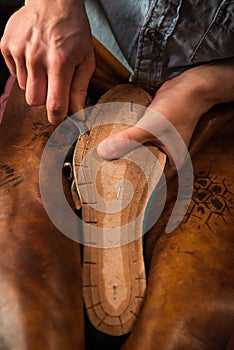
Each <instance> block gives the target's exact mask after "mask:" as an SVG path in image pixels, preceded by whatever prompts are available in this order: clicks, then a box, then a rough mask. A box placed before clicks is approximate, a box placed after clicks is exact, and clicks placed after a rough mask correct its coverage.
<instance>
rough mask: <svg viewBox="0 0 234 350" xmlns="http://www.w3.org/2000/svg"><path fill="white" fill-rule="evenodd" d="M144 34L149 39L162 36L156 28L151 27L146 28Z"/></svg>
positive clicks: (156, 38)
mask: <svg viewBox="0 0 234 350" xmlns="http://www.w3.org/2000/svg"><path fill="white" fill-rule="evenodd" d="M145 35H146V36H147V37H148V38H150V39H151V40H158V39H161V37H162V34H161V33H160V32H159V31H158V30H157V29H153V28H150V29H148V30H147V31H146V34H145Z"/></svg>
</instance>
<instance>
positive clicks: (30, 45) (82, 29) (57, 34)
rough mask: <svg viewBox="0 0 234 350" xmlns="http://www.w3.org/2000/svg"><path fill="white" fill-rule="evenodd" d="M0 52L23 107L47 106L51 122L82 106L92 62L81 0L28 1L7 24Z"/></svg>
mask: <svg viewBox="0 0 234 350" xmlns="http://www.w3.org/2000/svg"><path fill="white" fill-rule="evenodd" d="M1 51H2V54H3V56H4V58H5V61H6V63H7V66H8V68H9V70H10V72H11V74H12V75H14V76H16V77H17V79H18V82H19V86H20V87H21V89H25V90H26V92H25V96H26V101H27V103H28V104H29V105H43V104H46V107H47V112H48V119H49V121H50V122H51V123H53V124H57V123H59V122H61V121H62V120H63V118H64V117H65V115H66V114H67V111H68V107H69V106H70V110H71V112H72V113H75V112H77V111H78V110H80V109H82V108H83V104H84V100H85V97H86V91H87V87H88V84H89V80H90V78H91V76H92V74H93V71H94V68H95V59H94V51H93V45H92V40H91V34H90V27H89V23H88V19H87V16H86V13H85V9H84V4H83V1H82V0H75V1H74V0H60V1H58V0H50V1H49V0H41V1H40V2H38V1H36V0H28V1H27V2H26V4H25V6H23V7H22V8H21V9H20V10H19V11H17V12H16V13H15V14H14V15H13V16H12V17H11V18H10V20H9V21H8V23H7V25H6V29H5V32H4V35H3V38H2V40H1Z"/></svg>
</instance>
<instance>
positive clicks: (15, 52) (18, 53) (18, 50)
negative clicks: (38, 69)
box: [9, 43, 23, 59]
mask: <svg viewBox="0 0 234 350" xmlns="http://www.w3.org/2000/svg"><path fill="white" fill-rule="evenodd" d="M9 51H10V53H11V55H12V57H13V58H14V59H20V58H21V57H22V56H23V48H22V47H21V46H19V45H17V44H14V43H12V44H11V45H10V49H9Z"/></svg>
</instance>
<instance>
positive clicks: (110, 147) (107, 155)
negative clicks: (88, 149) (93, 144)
mask: <svg viewBox="0 0 234 350" xmlns="http://www.w3.org/2000/svg"><path fill="white" fill-rule="evenodd" d="M97 154H98V155H99V157H101V158H103V159H113V158H116V157H117V152H116V148H115V142H113V141H112V140H107V141H104V142H102V143H100V144H99V145H98V146H97Z"/></svg>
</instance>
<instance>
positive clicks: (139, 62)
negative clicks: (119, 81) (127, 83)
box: [131, 0, 182, 92]
mask: <svg viewBox="0 0 234 350" xmlns="http://www.w3.org/2000/svg"><path fill="white" fill-rule="evenodd" d="M181 3H182V0H174V1H168V0H156V1H152V2H151V6H150V9H149V12H148V15H147V18H146V20H145V22H144V25H143V26H142V28H141V31H140V35H139V41H138V51H137V58H136V65H135V69H134V73H133V75H132V76H131V81H132V82H134V83H136V84H139V85H141V86H143V87H144V88H146V89H147V90H148V91H150V92H154V91H155V90H156V89H157V87H158V86H159V85H160V84H161V83H162V71H163V69H164V68H165V67H164V65H163V54H164V50H165V47H166V45H167V42H168V38H169V37H170V35H171V34H172V32H173V30H174V28H175V25H176V23H177V21H178V18H179V11H180V7H181Z"/></svg>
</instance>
